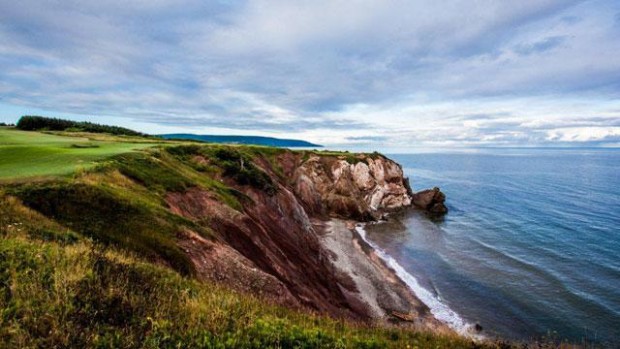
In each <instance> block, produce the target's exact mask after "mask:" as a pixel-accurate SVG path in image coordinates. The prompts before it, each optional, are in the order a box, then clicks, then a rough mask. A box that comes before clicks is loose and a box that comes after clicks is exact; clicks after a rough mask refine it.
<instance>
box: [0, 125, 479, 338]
mask: <svg viewBox="0 0 620 349" xmlns="http://www.w3.org/2000/svg"><path fill="white" fill-rule="evenodd" d="M7 132H15V131H7ZM5 134H6V133H5ZM11 135H17V138H18V140H20V139H21V140H23V139H24V138H28V137H31V138H30V139H31V141H32V142H30V144H29V146H30V147H31V149H32V150H36V148H38V147H43V148H47V147H49V144H50V142H51V143H54V144H56V146H57V147H60V148H62V145H61V144H72V143H73V142H76V139H68V138H66V139H65V138H62V139H60V138H57V137H54V136H49V137H48V136H47V135H41V134H36V133H33V134H23V133H19V134H13V133H11ZM89 137H90V136H89ZM92 137H103V136H92ZM130 149H131V148H130ZM222 149H224V151H222ZM80 150H81V149H80ZM196 152H198V153H200V154H203V155H204V156H206V157H212V158H213V159H215V163H217V164H218V166H221V167H227V168H228V169H229V170H234V166H233V165H234V163H235V161H232V163H230V161H229V159H230V158H231V157H232V158H236V157H239V156H241V157H248V156H257V155H260V154H262V155H264V156H265V157H266V158H267V159H269V158H271V157H272V156H273V155H274V154H277V153H279V152H281V150H273V149H269V148H256V147H227V146H221V145H220V146H204V147H203V146H195V145H193V146H184V147H176V148H171V149H170V150H165V149H163V148H153V149H149V150H148V151H143V152H133V153H125V154H120V155H114V156H112V157H108V158H106V160H105V162H104V163H103V164H102V165H100V166H97V167H96V168H92V169H90V170H88V171H82V172H81V173H79V174H76V175H74V176H71V177H68V176H60V177H56V178H54V179H49V178H48V180H47V181H42V182H37V183H29V182H26V183H24V182H23V178H22V179H19V180H18V182H20V183H15V181H13V183H5V184H4V185H0V315H1V316H0V347H7V348H12V347H108V348H121V347H145V348H155V347H169V348H172V347H182V348H186V347H208V348H262V347H283V348H293V347H298V348H330V347H332V348H364V347H367V348H379V347H395V348H404V347H407V346H410V347H411V348H414V347H420V348H425V347H429V348H430V347H433V348H436V347H440V348H444V347H450V348H459V347H461V348H471V347H477V345H474V344H473V343H472V342H471V341H468V340H466V339H464V338H460V337H457V336H452V335H436V334H431V333H419V332H411V331H407V330H400V329H389V328H376V327H367V326H362V325H356V324H350V323H346V322H342V321H337V320H333V319H329V318H325V317H320V316H315V315H311V314H307V313H301V312H296V311H292V310H288V309H284V308H281V307H277V306H274V305H269V304H267V303H265V301H264V300H260V299H256V298H254V297H252V296H250V295H244V294H239V293H236V292H233V291H230V290H228V289H225V288H222V287H219V286H217V285H214V284H212V283H209V282H204V283H203V282H198V281H196V280H194V279H192V278H191V276H189V275H191V274H192V267H191V264H190V263H189V262H188V261H187V259H186V258H185V257H184V255H183V254H182V253H181V252H180V251H179V250H178V248H177V247H176V245H175V232H176V230H177V229H179V228H180V227H186V228H189V229H193V230H195V231H197V232H198V233H200V234H201V235H203V236H205V237H209V236H210V234H212V232H210V231H206V230H204V229H203V230H201V228H200V227H197V226H194V225H192V223H191V222H188V221H186V220H184V219H182V218H181V217H178V216H175V215H172V214H171V213H170V212H169V211H167V210H166V208H165V205H164V203H163V200H162V198H163V195H164V194H165V193H166V192H168V191H182V190H184V189H186V188H188V187H190V186H200V187H203V188H205V189H208V190H211V191H212V192H213V193H214V195H216V197H219V199H220V200H221V201H222V202H224V203H226V204H229V205H231V206H233V207H237V208H239V207H240V205H239V201H238V200H243V196H242V195H240V194H239V193H236V192H235V191H234V190H232V189H230V188H226V187H225V186H224V185H223V184H221V183H220V182H219V181H215V180H213V179H212V178H211V177H212V175H213V174H214V173H218V172H219V173H222V172H224V171H225V170H223V169H221V168H218V167H213V166H202V165H200V164H199V163H191V162H190V161H188V159H190V158H191V157H192V156H194V154H195V153H196ZM112 154H113V153H112ZM108 155H110V154H108ZM104 157H105V156H103V155H102V156H101V158H100V159H103V158H104ZM23 163H24V162H23V161H22V159H15V160H14V162H13V163H12V164H10V165H7V163H6V162H3V165H4V166H7V167H8V168H13V169H17V168H18V167H19V166H22V165H23ZM43 168H44V169H49V167H47V166H43ZM248 169H249V170H248ZM246 170H247V171H250V172H248V173H246V174H244V175H243V176H240V177H239V178H240V179H244V178H246V177H244V176H247V175H252V174H253V172H252V171H253V170H252V168H251V167H248V168H246ZM12 173H21V172H16V171H14V172H12ZM62 173H64V172H54V171H52V172H49V171H48V172H45V175H51V174H58V175H59V174H62ZM251 185H257V186H261V187H264V185H265V183H263V182H257V183H254V184H251ZM24 203H26V204H27V205H25V204H24ZM32 208H35V209H36V210H37V211H34V210H32ZM39 212H42V213H43V214H44V215H41V214H40V213H39ZM50 217H51V218H53V219H50ZM98 242H101V243H98ZM102 246H107V247H106V248H105V251H104V250H103V247H102ZM153 260H157V261H160V262H161V261H163V262H164V263H156V264H153V263H150V261H153ZM164 265H169V266H171V267H172V268H173V269H170V268H166V267H165V266H164ZM173 270H176V271H177V272H175V271H173ZM183 275H186V276H183ZM485 346H486V345H485Z"/></svg>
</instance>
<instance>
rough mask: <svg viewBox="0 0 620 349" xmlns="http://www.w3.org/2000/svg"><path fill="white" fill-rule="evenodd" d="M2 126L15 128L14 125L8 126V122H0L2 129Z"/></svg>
mask: <svg viewBox="0 0 620 349" xmlns="http://www.w3.org/2000/svg"><path fill="white" fill-rule="evenodd" d="M2 126H15V125H14V124H7V123H6V122H0V127H2Z"/></svg>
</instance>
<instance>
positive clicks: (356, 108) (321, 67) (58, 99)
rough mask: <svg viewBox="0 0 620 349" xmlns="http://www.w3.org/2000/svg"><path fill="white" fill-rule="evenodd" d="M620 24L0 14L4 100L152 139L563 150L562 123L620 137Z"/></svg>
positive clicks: (276, 8) (466, 6)
mask: <svg viewBox="0 0 620 349" xmlns="http://www.w3.org/2000/svg"><path fill="white" fill-rule="evenodd" d="M618 13H620V5H619V4H618V3H617V2H615V1H611V0H593V1H577V0H575V1H573V0H543V1H534V0H531V1H521V2H515V3H510V2H497V1H490V0H488V1H478V2H471V1H465V0H449V1H442V2H424V1H405V0H394V1H390V2H385V1H379V0H375V1H372V0H354V1H349V2H339V1H328V0H318V1H300V2H290V1H284V0H272V1H266V0H265V1H263V0H253V1H250V0H247V1H246V0H234V1H211V2H205V1H199V0H184V1H172V0H155V1H132V2H126V1H123V2H121V1H118V0H111V1H105V2H100V1H75V0H70V1H62V2H41V1H36V0H23V1H19V2H9V1H5V2H2V3H0V94H1V95H2V100H1V103H3V104H6V105H10V106H12V107H15V106H21V107H23V108H31V107H37V108H39V109H43V110H49V111H53V112H57V113H62V112H66V113H71V114H77V115H93V114H96V115H101V116H102V117H103V118H104V119H105V117H122V118H125V119H126V120H127V122H128V123H134V124H139V125H142V126H141V127H145V128H146V130H149V131H151V130H152V132H157V130H158V129H159V128H171V127H177V128H185V129H187V130H188V131H192V132H198V131H201V132H202V131H204V132H207V131H208V132H217V131H218V130H224V129H226V130H239V131H243V132H250V131H253V132H255V133H260V134H271V133H278V134H280V135H281V134H282V133H291V134H294V135H297V136H300V137H306V138H311V139H310V140H314V141H317V142H324V143H325V142H326V141H327V142H364V141H368V142H371V141H378V140H379V139H383V138H384V137H385V138H386V140H385V142H382V143H394V144H412V143H413V144H420V143H429V144H436V143H442V142H443V143H445V144H493V143H496V144H528V143H537V144H539V143H540V144H544V143H553V142H555V141H558V140H561V139H564V140H565V139H569V138H570V137H560V136H558V137H551V136H548V132H549V130H552V129H561V128H562V123H565V126H566V127H585V128H588V127H599V128H603V129H605V128H609V129H611V128H613V127H616V126H617V121H618V110H619V109H620V105H619V103H618V100H619V99H620V98H618V97H619V92H620V83H619V81H620V61H619V60H618V59H617V52H620V35H619V34H620V26H618V15H617V14H618ZM567 105H570V106H573V108H569V107H567ZM11 110H14V109H11ZM7 121H10V120H7ZM149 125H150V126H149ZM558 132H559V131H558ZM558 135H559V133H558ZM364 137H374V139H373V138H364ZM575 139H576V141H577V139H579V137H576V138H575Z"/></svg>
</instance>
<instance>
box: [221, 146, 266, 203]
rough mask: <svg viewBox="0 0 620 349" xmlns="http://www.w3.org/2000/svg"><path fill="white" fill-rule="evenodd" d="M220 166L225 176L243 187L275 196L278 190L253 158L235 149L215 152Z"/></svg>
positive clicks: (222, 149)
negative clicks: (249, 187) (246, 186)
mask: <svg viewBox="0 0 620 349" xmlns="http://www.w3.org/2000/svg"><path fill="white" fill-rule="evenodd" d="M214 155H215V157H216V158H217V162H218V165H219V166H220V167H221V168H222V169H223V174H224V176H227V177H230V178H232V179H234V180H235V182H237V183H239V184H241V185H249V186H251V187H254V188H257V189H260V190H263V191H265V192H266V193H268V194H270V195H274V194H275V193H276V191H277V188H276V186H275V184H274V183H273V181H272V180H271V177H269V175H267V174H266V173H265V172H263V171H262V170H261V169H259V168H258V167H257V166H256V165H254V164H253V163H252V158H251V157H250V156H247V155H245V154H242V153H241V152H239V151H238V150H236V149H233V148H220V149H217V150H216V151H215V154H214Z"/></svg>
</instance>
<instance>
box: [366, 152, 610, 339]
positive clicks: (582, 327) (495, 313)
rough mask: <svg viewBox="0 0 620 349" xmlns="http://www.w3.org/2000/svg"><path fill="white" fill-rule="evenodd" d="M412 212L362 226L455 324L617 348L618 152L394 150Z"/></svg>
mask: <svg viewBox="0 0 620 349" xmlns="http://www.w3.org/2000/svg"><path fill="white" fill-rule="evenodd" d="M389 157H390V158H392V159H394V160H395V161H397V162H399V163H400V164H401V165H402V166H403V170H404V172H405V175H406V176H408V177H409V178H410V181H411V185H412V187H413V189H414V190H421V189H425V188H431V187H433V186H439V187H440V188H441V189H442V191H443V192H444V193H445V194H446V196H447V206H448V208H449V213H448V214H447V215H446V216H445V217H444V218H443V219H439V220H432V219H430V218H429V217H427V216H425V215H424V214H423V213H421V212H419V211H415V210H410V211H408V212H403V213H399V214H394V215H392V216H390V218H389V220H388V222H385V223H380V224H371V225H367V226H365V227H364V228H360V232H361V233H362V234H363V235H364V236H365V238H366V239H367V240H368V241H370V242H371V243H372V244H373V245H374V246H375V247H377V248H378V249H379V250H380V252H381V253H382V256H383V258H384V259H386V260H387V261H388V262H389V263H390V264H391V265H392V267H394V268H395V269H396V271H397V272H399V274H400V275H401V277H403V278H404V279H405V281H407V283H408V284H410V286H411V287H412V288H413V289H414V291H416V293H418V295H420V298H422V300H423V301H425V302H426V303H427V304H428V305H430V307H431V309H432V311H433V312H434V313H435V314H436V315H437V317H438V318H440V319H442V320H444V321H446V322H448V323H450V324H451V325H452V326H453V327H454V328H463V327H467V326H472V325H473V324H480V325H481V326H482V327H483V331H482V334H483V335H485V336H487V337H501V338H508V339H515V340H539V339H548V340H557V341H560V340H567V341H570V342H573V343H586V344H592V343H596V344H599V345H605V346H610V347H615V346H620V150H616V149H472V150H462V151H451V152H447V151H446V152H435V153H433V152H420V153H415V154H393V155H389Z"/></svg>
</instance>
